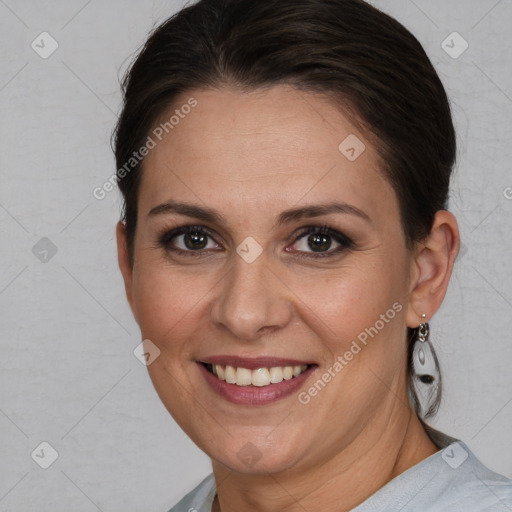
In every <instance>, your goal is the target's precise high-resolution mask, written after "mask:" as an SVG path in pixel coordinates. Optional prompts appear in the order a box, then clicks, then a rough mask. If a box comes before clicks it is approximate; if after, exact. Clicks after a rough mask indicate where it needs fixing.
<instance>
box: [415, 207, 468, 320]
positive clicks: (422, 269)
mask: <svg viewBox="0 0 512 512" xmlns="http://www.w3.org/2000/svg"><path fill="white" fill-rule="evenodd" d="M459 248H460V234H459V227H458V224H457V220H456V219H455V217H454V216H453V214H451V213H450V212H448V211H446V210H439V211H438V212H437V213H436V215H435V218H434V222H433V225H432V229H431V231H430V235H429V236H428V238H427V239H426V240H424V241H423V242H421V243H420V244H419V245H418V247H417V249H416V250H415V253H414V256H413V260H412V262H411V276H410V289H409V292H410V293H409V300H408V302H407V314H406V322H407V325H408V326H409V327H412V328H415V327H418V325H419V324H420V323H421V322H422V321H423V320H422V318H421V315H422V314H423V313H425V315H426V320H427V321H428V320H430V319H431V318H432V316H433V315H434V313H435V312H436V311H437V310H438V309H439V307H440V306H441V303H442V302H443V299H444V297H445V295H446V290H447V289H448V284H449V282H450V277H451V275H452V270H453V265H454V263H455V259H456V257H457V254H458V253H459Z"/></svg>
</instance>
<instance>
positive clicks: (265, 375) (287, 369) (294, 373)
mask: <svg viewBox="0 0 512 512" xmlns="http://www.w3.org/2000/svg"><path fill="white" fill-rule="evenodd" d="M206 369H207V370H208V371H209V372H210V373H213V375H215V376H217V378H218V379H219V380H223V381H226V382H227V383H228V384H236V385H237V386H258V387H263V386H269V385H271V384H279V383H280V382H282V381H283V380H290V379H293V378H294V377H298V376H299V375H300V374H301V373H303V372H305V371H306V370H307V369H308V365H296V366H272V367H270V368H256V369H255V370H250V369H248V368H242V367H234V366H230V365H221V364H206Z"/></svg>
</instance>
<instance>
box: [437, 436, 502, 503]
mask: <svg viewBox="0 0 512 512" xmlns="http://www.w3.org/2000/svg"><path fill="white" fill-rule="evenodd" d="M440 455H441V457H440V458H439V464H440V465H443V466H442V467H443V474H444V475H445V482H444V484H443V486H442V488H440V490H442V493H441V494H440V499H442V500H444V501H445V502H446V505H445V506H446V510H448V507H449V506H450V505H451V504H453V505H457V507H459V508H460V507H463V508H461V510H468V511H471V510H475V511H476V510H478V511H479V512H483V511H486V512H491V511H492V512H498V511H505V510H511V511H512V480H510V479H509V478H507V477H505V476H503V475H500V474H499V473H495V472H494V471H492V470H490V469H489V468H487V467H486V466H485V465H484V464H483V463H482V462H481V461H480V460H479V459H478V458H477V457H476V456H475V454H474V453H473V452H472V451H471V450H470V449H469V447H468V446H466V445H465V444H464V443H463V442H462V441H457V442H455V443H452V444H450V445H449V446H447V447H446V448H444V449H443V450H442V451H441V452H440ZM443 510H444V509H443ZM450 510H452V509H450Z"/></svg>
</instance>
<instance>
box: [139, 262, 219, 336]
mask: <svg viewBox="0 0 512 512" xmlns="http://www.w3.org/2000/svg"><path fill="white" fill-rule="evenodd" d="M209 288H211V285H210V286H208V283H207V282H206V280H205V279H197V278H194V277H191V276H190V274H188V275H187V273H186V272H182V271H181V272H180V270H179V269H177V268H170V267H168V266H166V265H165V264H162V263H161V262H160V263H157V262H155V261H148V262H147V263H141V264H140V265H139V268H138V269H137V272H136V274H135V275H134V283H133V295H134V301H135V304H136V308H137V313H138V321H139V325H140V329H141V333H142V336H143V337H144V338H149V339H151V340H152V341H154V343H156V344H157V345H159V344H161V343H163V342H164V341H165V340H179V339H180V336H179V333H180V332H183V329H186V327H187V326H189V325H190V324H191V322H193V319H194V315H196V314H197V311H198V310H199V309H200V308H201V304H202V301H204V300H206V297H205V296H207V292H208V289H209Z"/></svg>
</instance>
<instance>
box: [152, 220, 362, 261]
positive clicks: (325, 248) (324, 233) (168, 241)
mask: <svg viewBox="0 0 512 512" xmlns="http://www.w3.org/2000/svg"><path fill="white" fill-rule="evenodd" d="M209 238H210V239H212V241H213V242H212V243H211V244H210V247H208V244H209V241H208V239H209ZM333 240H334V243H335V244H338V247H337V248H335V249H334V250H329V249H331V247H332V245H333ZM158 245H159V246H160V247H163V248H164V249H165V250H166V251H172V252H173V253H175V254H179V255H184V256H201V255H202V254H203V253H204V252H205V251H209V250H212V249H214V250H218V249H219V247H220V246H219V245H218V244H217V243H216V242H215V238H214V235H213V234H212V233H211V232H210V230H208V229H206V228H204V227H203V226H182V227H179V228H175V229H171V230H170V231H166V232H164V234H163V235H161V236H160V238H159V241H158ZM293 245H295V246H298V247H295V248H294V250H292V251H290V250H289V249H288V248H287V249H286V251H287V252H293V253H294V254H295V255H296V256H297V257H299V258H325V257H330V256H335V255H337V254H339V253H341V252H342V251H344V250H346V249H350V248H351V247H353V242H352V241H351V240H350V239H349V238H348V237H346V236H345V235H343V234H342V233H340V232H339V231H336V230H334V229H332V228H330V227H329V226H326V225H323V226H308V227H305V228H302V229H301V230H300V231H299V233H298V234H297V235H295V240H294V242H293ZM297 249H298V250H297ZM308 249H311V250H308Z"/></svg>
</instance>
